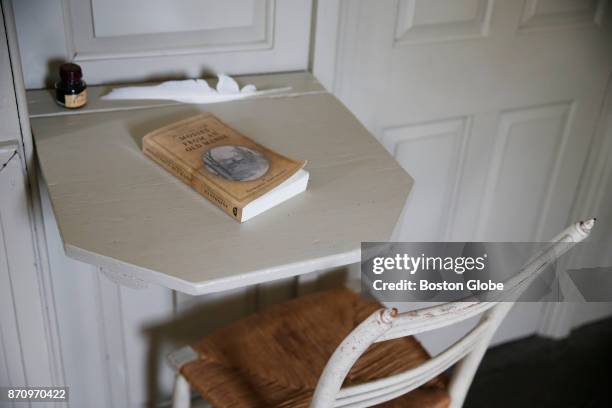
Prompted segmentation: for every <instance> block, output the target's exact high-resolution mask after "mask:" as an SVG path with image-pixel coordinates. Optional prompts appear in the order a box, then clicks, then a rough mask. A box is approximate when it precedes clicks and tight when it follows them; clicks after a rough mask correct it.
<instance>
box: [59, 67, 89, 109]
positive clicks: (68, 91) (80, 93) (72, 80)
mask: <svg viewBox="0 0 612 408" xmlns="http://www.w3.org/2000/svg"><path fill="white" fill-rule="evenodd" d="M59 73H60V78H61V80H60V81H58V82H56V83H55V100H56V101H57V103H58V104H60V105H61V106H63V107H64V108H68V109H77V108H80V107H82V106H83V105H85V104H86V103H87V84H86V83H85V81H83V80H82V79H81V78H82V77H83V72H82V71H81V67H80V66H78V65H77V64H72V63H68V64H62V65H61V66H60V69H59Z"/></svg>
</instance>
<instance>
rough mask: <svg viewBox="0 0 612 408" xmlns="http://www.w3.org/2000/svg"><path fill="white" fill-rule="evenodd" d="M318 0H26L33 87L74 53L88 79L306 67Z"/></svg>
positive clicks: (21, 11)
mask: <svg viewBox="0 0 612 408" xmlns="http://www.w3.org/2000/svg"><path fill="white" fill-rule="evenodd" d="M311 7H312V0H291V1H277V0H225V1H222V0H185V1H181V2H167V1H163V0H151V1H145V0H124V1H119V0H109V1H102V0H83V1H80V0H79V1H77V0H49V1H45V2H40V1H37V0H23V1H19V2H16V4H15V16H16V20H17V29H18V36H19V42H20V46H21V49H22V60H23V63H24V64H23V65H24V76H25V81H26V86H27V87H28V88H38V87H43V86H47V87H49V86H52V84H53V79H54V78H55V77H56V72H55V71H56V70H57V66H58V65H59V63H61V62H63V61H67V60H69V61H75V62H77V63H79V64H80V65H81V66H82V67H83V71H84V77H85V79H86V80H87V81H88V82H89V83H90V84H99V83H113V82H114V83H117V82H129V81H143V80H152V79H163V78H180V77H201V76H203V75H209V74H211V73H227V74H230V75H236V74H245V73H259V72H279V71H295V70H305V69H307V68H308V53H309V42H310V17H311Z"/></svg>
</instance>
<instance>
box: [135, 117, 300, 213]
mask: <svg viewBox="0 0 612 408" xmlns="http://www.w3.org/2000/svg"><path fill="white" fill-rule="evenodd" d="M142 149H143V152H144V153H145V154H146V155H147V156H148V157H150V158H151V159H153V160H154V161H155V162H156V163H158V164H159V165H160V166H162V167H163V168H165V169H166V170H167V171H169V172H170V173H172V174H174V175H175V176H176V177H178V178H179V179H180V180H182V181H183V182H184V183H186V184H187V185H189V186H191V187H192V188H193V189H194V190H196V191H197V192H198V193H200V194H201V195H203V196H204V197H206V198H207V199H208V200H209V201H210V202H211V203H213V204H214V205H216V206H217V207H219V208H220V209H221V210H223V211H225V212H226V213H227V214H228V215H230V216H231V217H232V218H234V219H236V220H238V221H239V222H244V221H247V220H248V219H250V218H253V217H254V216H256V215H258V214H261V213H262V212H264V211H266V210H268V209H270V208H272V207H274V206H276V205H278V204H280V203H282V202H283V201H286V200H288V199H290V198H291V197H293V196H295V195H297V194H299V193H301V192H303V191H304V190H306V186H307V184H308V177H309V174H308V172H307V171H306V170H304V169H303V167H304V165H305V164H306V162H305V161H303V160H292V159H290V158H288V157H285V156H283V155H281V154H279V153H277V152H274V151H272V150H271V149H268V148H267V147H265V146H262V145H260V144H258V143H256V142H255V141H253V140H251V139H250V138H248V137H246V136H244V135H243V134H241V133H239V132H238V131H236V130H234V129H232V128H231V127H229V126H228V125H226V124H225V123H223V122H222V121H221V120H220V119H219V118H217V117H216V116H214V115H212V114H210V113H203V114H200V115H197V116H194V117H191V118H187V119H185V120H182V121H179V122H176V123H173V124H171V125H168V126H165V127H163V128H160V129H157V130H155V131H153V132H151V133H149V134H147V135H145V136H144V137H143V139H142Z"/></svg>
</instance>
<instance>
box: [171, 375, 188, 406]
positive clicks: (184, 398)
mask: <svg viewBox="0 0 612 408" xmlns="http://www.w3.org/2000/svg"><path fill="white" fill-rule="evenodd" d="M190 407H191V390H190V388H189V383H188V382H187V380H186V379H185V377H183V376H182V375H180V374H177V375H176V379H175V380H174V394H173V395H172V408H190Z"/></svg>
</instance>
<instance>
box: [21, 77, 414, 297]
mask: <svg viewBox="0 0 612 408" xmlns="http://www.w3.org/2000/svg"><path fill="white" fill-rule="evenodd" d="M259 78H260V79H261V80H263V82H266V81H267V84H268V85H266V86H262V85H260V83H258V85H259V87H260V88H262V89H263V88H265V87H273V86H287V85H290V86H293V92H291V91H290V92H288V93H287V94H285V95H276V96H274V97H267V98H257V99H255V98H254V99H246V100H240V101H233V102H227V103H219V104H210V105H185V104H172V105H169V104H168V103H167V102H165V103H161V102H158V105H159V106H156V105H155V103H150V104H145V105H144V106H142V103H140V104H139V103H134V102H131V103H125V102H123V105H122V106H121V109H115V108H114V107H113V106H112V105H108V106H107V104H109V103H110V102H109V101H99V102H97V101H96V100H95V99H94V100H93V101H90V104H89V107H88V110H84V111H80V112H78V114H64V112H63V111H61V110H58V108H56V107H55V106H54V105H53V101H52V98H51V97H50V94H48V92H46V91H34V92H31V93H30V95H29V99H30V100H31V101H32V105H31V108H30V109H31V112H32V113H34V117H33V118H32V120H31V123H32V132H33V134H34V138H35V142H36V148H37V152H38V157H39V160H40V164H41V169H42V173H43V177H44V181H45V182H46V185H47V188H48V190H49V195H50V198H51V202H52V205H53V209H54V213H55V216H56V219H57V222H58V225H59V229H60V232H61V235H62V239H63V241H64V247H65V250H66V253H67V255H68V256H70V257H72V258H75V259H78V260H81V261H84V262H87V263H90V264H94V265H98V266H100V267H101V268H103V269H105V270H108V271H110V272H111V273H113V274H115V275H117V276H124V277H125V278H127V279H135V280H137V281H144V282H152V283H157V284H160V285H164V286H167V287H169V288H171V289H175V290H178V291H182V292H185V293H188V294H194V295H195V294H204V293H211V292H217V291H221V290H226V289H232V288H237V287H242V286H246V285H250V284H255V283H260V282H266V281H271V280H274V279H278V278H283V277H288V276H293V275H298V274H302V273H307V272H312V271H315V270H319V269H323V268H330V267H335V266H340V265H346V264H349V263H353V262H357V261H358V260H359V255H360V242H361V241H382V240H387V239H388V238H389V237H390V235H391V232H392V230H393V227H394V225H395V223H396V221H397V219H398V217H399V214H400V211H401V210H402V208H403V206H404V203H405V201H406V198H407V196H408V193H409V191H410V188H411V185H412V179H411V178H410V176H408V174H406V172H404V171H403V170H402V169H401V168H400V167H399V165H398V164H397V163H396V161H395V160H394V159H393V158H392V157H391V156H390V155H389V154H388V153H387V152H386V151H385V149H384V148H383V147H382V146H381V145H380V144H379V143H378V141H377V140H376V139H375V138H374V137H373V136H371V135H370V134H369V133H368V131H367V130H366V129H364V128H363V127H362V126H361V125H360V124H359V122H358V121H357V119H356V118H355V117H354V116H353V115H352V114H351V113H350V112H349V111H348V110H347V109H346V108H345V107H344V106H343V105H342V104H341V103H340V102H339V101H338V100H337V99H336V98H335V97H334V96H333V95H331V94H329V93H326V92H324V91H323V89H322V87H321V86H320V85H319V84H318V83H317V82H316V80H314V78H313V77H312V76H311V75H310V74H307V73H299V74H289V75H278V76H275V75H270V76H269V77H265V76H262V77H259ZM279 78H280V79H279ZM275 81H276V82H275ZM240 82H243V81H240ZM252 82H256V81H252ZM296 89H297V90H298V91H299V92H295V90H296ZM100 92H101V91H100V90H99V89H98V90H97V89H95V88H94V89H93V90H92V92H91V93H92V94H93V95H98V94H99V93H100ZM45 93H46V94H47V96H45ZM100 104H102V105H103V106H102V108H100V107H99V106H100ZM45 106H46V108H45ZM202 111H209V112H212V113H214V114H215V115H217V116H218V117H219V118H221V119H222V120H223V121H224V122H226V123H228V124H229V125H230V126H232V127H234V128H236V129H238V130H239V131H241V132H243V133H244V134H246V135H248V136H249V137H251V138H253V139H254V140H256V141H257V142H260V143H262V144H264V145H266V146H268V147H270V148H272V149H274V150H276V151H278V152H280V153H282V154H285V155H287V156H289V157H292V158H295V159H306V160H308V164H307V166H306V169H307V170H308V171H309V172H310V184H309V186H308V190H307V191H306V192H305V193H303V194H301V195H299V196H298V197H295V198H293V199H291V200H289V201H287V202H285V203H283V204H281V205H279V206H278V207H275V208H273V209H271V210H269V211H267V212H265V213H263V214H261V215H259V216H257V217H255V218H254V219H252V220H250V221H247V222H246V223H243V224H239V223H237V222H236V221H234V220H232V219H231V218H230V217H228V216H227V215H225V214H223V213H222V212H221V210H219V209H217V208H216V207H215V206H213V205H212V204H211V203H209V202H208V201H207V200H206V199H205V198H204V197H202V196H200V195H199V194H198V193H196V192H195V191H193V190H191V189H190V188H189V187H187V186H186V185H184V184H182V183H181V182H180V181H179V180H178V179H176V178H175V177H174V176H172V175H171V174H169V173H167V172H166V171H165V170H163V169H162V168H161V167H159V166H158V165H157V164H155V163H154V162H152V161H151V160H149V159H148V158H147V157H145V156H144V155H143V154H142V153H141V150H140V148H141V139H142V136H144V135H145V134H146V133H147V132H149V131H151V130H153V129H156V128H158V127H161V126H164V125H166V124H169V123H172V122H174V121H177V120H180V119H182V118H185V117H188V116H191V115H194V114H197V113H199V112H202Z"/></svg>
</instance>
